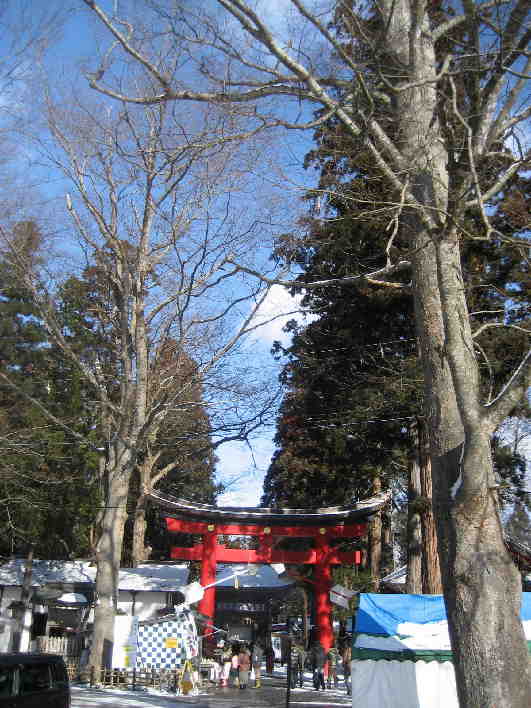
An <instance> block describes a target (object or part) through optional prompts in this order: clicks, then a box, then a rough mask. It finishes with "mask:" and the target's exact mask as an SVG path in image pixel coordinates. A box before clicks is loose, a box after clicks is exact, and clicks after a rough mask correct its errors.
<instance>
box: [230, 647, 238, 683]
mask: <svg viewBox="0 0 531 708" xmlns="http://www.w3.org/2000/svg"><path fill="white" fill-rule="evenodd" d="M239 657H240V655H239V654H238V649H237V648H236V647H234V648H233V650H232V658H231V660H230V679H231V681H232V685H233V686H234V687H235V688H238V686H239V685H240V682H239V668H240V658H239Z"/></svg>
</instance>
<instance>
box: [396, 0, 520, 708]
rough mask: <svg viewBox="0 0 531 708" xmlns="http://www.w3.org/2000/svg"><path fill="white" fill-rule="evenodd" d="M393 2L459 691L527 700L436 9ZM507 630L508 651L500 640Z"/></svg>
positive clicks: (473, 705) (462, 696) (488, 698)
mask: <svg viewBox="0 0 531 708" xmlns="http://www.w3.org/2000/svg"><path fill="white" fill-rule="evenodd" d="M385 7H386V10H385V13H386V19H387V20H388V27H389V32H388V35H387V42H388V46H389V47H390V49H391V51H392V52H393V54H394V56H395V57H396V59H397V60H399V61H400V62H402V66H407V67H409V72H408V76H407V78H408V80H409V81H410V82H412V83H414V84H415V85H414V86H412V87H411V88H408V89H405V90H404V91H402V92H400V93H399V94H398V96H397V111H396V117H397V121H398V123H399V129H400V135H401V145H400V147H401V150H402V154H403V155H404V156H405V157H406V160H407V161H408V164H409V165H410V174H409V181H410V184H411V189H412V192H413V193H414V195H415V197H416V199H417V200H418V202H419V203H420V204H421V205H422V204H424V205H426V207H427V209H426V210H425V211H423V212H422V213H421V210H420V209H411V210H410V213H409V214H408V222H409V223H408V227H409V229H410V233H411V247H412V251H413V259H412V276H413V295H414V302H415V314H416V326H417V336H418V339H419V343H420V349H421V362H422V367H423V372H424V386H425V406H426V418H427V422H428V428H429V430H430V448H431V456H432V466H433V475H434V493H435V494H434V495H435V507H436V511H437V514H436V515H437V530H438V536H439V551H440V554H441V566H442V571H443V579H444V596H445V601H446V608H447V613H448V624H449V630H450V639H451V644H452V650H453V652H454V666H455V670H456V678H457V686H458V694H459V701H460V705H461V708H478V706H492V707H494V706H496V708H527V706H529V705H530V704H531V688H530V687H531V681H530V678H531V674H530V665H529V656H528V652H527V646H526V643H525V639H524V634H523V628H522V624H521V622H520V617H519V608H520V587H519V582H518V574H517V571H516V568H515V567H514V564H513V563H512V561H511V559H510V557H509V555H508V553H507V551H506V549H505V545H504V543H503V535H502V528H501V523H500V518H499V514H498V510H497V507H496V502H495V498H494V497H495V495H494V493H493V491H492V489H491V486H492V480H493V475H492V460H491V454H490V439H489V434H487V433H486V431H485V429H484V425H483V423H482V420H481V416H480V394H479V371H478V366H477V361H476V359H475V356H474V345H473V340H472V335H471V331H470V324H469V315H468V311H467V307H466V300H465V294H464V288H463V280H462V274H461V263H460V249H459V238H458V236H457V234H456V233H454V231H453V230H451V229H450V228H449V227H447V226H443V223H442V222H441V221H439V219H438V218H437V216H435V217H434V216H433V213H434V212H433V210H435V211H437V210H442V211H443V213H446V210H447V206H448V204H447V198H448V174H447V165H448V154H447V152H446V150H445V149H444V147H443V146H444V140H443V135H442V132H441V129H440V126H439V124H438V120H437V118H436V116H437V94H436V80H435V70H436V66H437V62H436V60H435V51H434V42H433V38H432V35H431V34H430V30H429V23H428V19H427V16H426V15H423V16H422V17H421V21H420V22H418V23H415V21H414V18H413V16H412V15H413V12H414V9H413V6H411V5H410V4H409V2H406V0H396V1H393V2H392V3H391V2H386V3H385ZM416 19H419V16H417V18H416ZM430 223H433V227H430V226H429V224H430ZM500 637H503V644H504V647H505V648H506V651H499V648H500ZM507 650H508V651H507Z"/></svg>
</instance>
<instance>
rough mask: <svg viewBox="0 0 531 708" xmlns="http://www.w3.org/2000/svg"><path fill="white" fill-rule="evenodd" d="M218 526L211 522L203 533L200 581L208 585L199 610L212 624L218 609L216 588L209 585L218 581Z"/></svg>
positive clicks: (207, 632) (210, 628)
mask: <svg viewBox="0 0 531 708" xmlns="http://www.w3.org/2000/svg"><path fill="white" fill-rule="evenodd" d="M217 538H218V537H217V533H216V527H215V526H214V525H213V524H209V525H208V527H207V531H206V533H204V534H203V552H202V557H201V575H200V578H199V582H200V583H201V585H202V586H203V587H206V588H207V589H206V590H205V594H204V595H203V598H202V600H201V601H200V603H199V606H198V610H199V612H200V613H201V614H202V615H205V616H206V617H208V618H209V619H210V624H211V625H213V624H214V614H215V611H216V588H215V587H208V585H212V584H213V583H215V582H216V563H217V561H216V546H217ZM213 631H214V630H213V627H212V626H210V627H209V626H207V627H206V630H205V635H208V634H212V632H213Z"/></svg>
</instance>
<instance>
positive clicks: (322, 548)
mask: <svg viewBox="0 0 531 708" xmlns="http://www.w3.org/2000/svg"><path fill="white" fill-rule="evenodd" d="M315 546H316V551H317V553H316V556H317V557H316V563H315V571H314V582H315V585H314V588H315V590H314V592H315V600H314V602H315V623H316V625H317V630H318V632H319V642H320V643H321V645H322V646H323V648H324V650H325V651H328V650H329V649H330V647H331V646H332V644H333V643H334V629H333V626H332V603H331V602H330V588H331V587H332V569H331V567H330V560H329V558H330V544H329V541H328V538H327V537H326V536H324V535H322V536H317V538H316V539H315Z"/></svg>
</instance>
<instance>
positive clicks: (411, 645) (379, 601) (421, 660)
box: [352, 593, 531, 708]
mask: <svg viewBox="0 0 531 708" xmlns="http://www.w3.org/2000/svg"><path fill="white" fill-rule="evenodd" d="M521 616H522V623H523V625H524V631H525V634H526V638H527V640H528V642H529V641H530V640H531V593H522V614H521ZM352 705H353V706H355V707H356V708H459V703H458V700H457V691H456V685H455V674H454V667H453V663H452V652H451V648H450V639H449V636H448V623H447V620H446V609H445V606H444V600H443V598H442V596H441V595H405V594H404V595H397V594H392V595H379V594H370V593H362V594H361V595H360V605H359V609H358V611H357V614H356V624H355V633H354V635H353V651H352Z"/></svg>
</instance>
